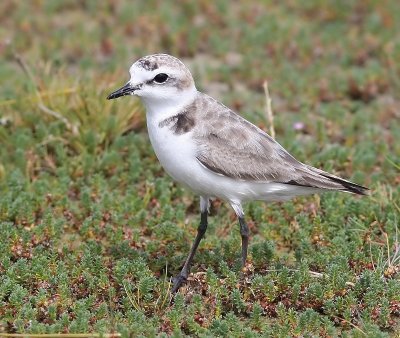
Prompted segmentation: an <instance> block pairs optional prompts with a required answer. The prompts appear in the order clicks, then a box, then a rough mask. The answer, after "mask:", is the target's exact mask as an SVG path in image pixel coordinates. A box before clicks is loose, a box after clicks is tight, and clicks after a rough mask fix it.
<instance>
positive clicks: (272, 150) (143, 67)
mask: <svg viewBox="0 0 400 338" xmlns="http://www.w3.org/2000/svg"><path fill="white" fill-rule="evenodd" d="M129 73H130V80H129V81H128V83H127V84H126V85H124V86H123V87H122V88H120V89H118V90H116V91H115V92H113V93H112V94H110V95H109V96H108V97H107V98H108V99H109V100H110V99H115V98H118V97H121V96H125V95H137V96H139V97H140V98H141V99H142V101H143V103H144V105H145V107H146V118H147V128H148V132H149V136H150V141H151V144H152V145H153V148H154V151H155V153H156V155H157V157H158V159H159V161H160V162H161V165H162V166H163V167H164V169H165V170H166V171H167V172H168V174H169V175H171V176H172V177H173V178H174V179H175V180H176V181H178V182H180V183H182V184H183V185H185V186H187V187H189V188H190V189H191V190H192V191H194V192H195V193H196V194H198V195H200V212H201V221H200V225H199V227H198V231H197V236H196V239H195V241H194V243H193V246H192V248H191V250H190V253H189V256H188V257H187V259H186V261H185V264H184V266H183V269H182V271H181V272H180V273H179V275H178V276H177V277H176V278H175V279H174V286H173V288H172V292H176V291H177V290H178V289H179V287H180V286H181V285H182V283H184V282H185V281H186V279H187V277H188V274H189V269H190V265H191V263H192V260H193V256H194V254H195V252H196V249H197V247H198V245H199V243H200V240H201V239H202V237H203V236H204V233H205V231H206V229H207V214H208V207H209V203H210V198H213V197H219V198H221V199H223V200H225V201H227V202H228V203H229V204H230V205H231V206H232V208H233V210H234V211H235V213H236V215H237V216H238V218H239V224H240V234H241V237H242V263H243V264H245V262H246V258H247V247H248V238H249V228H248V227H247V225H246V223H245V220H244V213H243V209H242V203H243V202H246V201H249V200H261V201H268V202H272V201H285V200H288V199H290V198H292V197H295V196H299V195H308V194H314V193H320V192H324V191H332V190H338V191H344V192H349V193H353V194H359V195H365V194H367V191H368V188H365V187H363V186H360V185H358V184H355V183H352V182H349V181H346V180H344V179H342V178H340V177H337V176H335V175H332V174H329V173H327V172H325V171H322V170H319V169H316V168H314V167H311V166H309V165H306V164H303V163H301V162H299V161H297V160H296V159H295V158H294V157H293V156H292V155H290V154H289V153H288V152H287V151H286V150H285V149H284V148H283V147H282V146H281V145H280V144H279V143H278V142H276V141H275V140H274V139H273V138H271V137H270V136H269V135H268V134H267V133H266V132H264V131H263V130H261V129H260V128H258V127H257V126H255V125H254V124H252V123H250V122H249V121H247V120H245V119H244V118H243V117H241V116H239V115H237V114H236V113H235V112H233V111H232V110H231V109H229V108H228V107H226V106H224V105H223V104H222V103H220V102H218V101H216V100H215V99H213V98H212V97H210V96H208V95H206V94H204V93H201V92H199V91H198V90H197V89H196V86H195V83H194V80H193V77H192V74H191V73H190V71H189V69H188V68H187V67H186V66H185V65H184V64H183V63H182V62H181V61H180V60H179V59H177V58H175V57H173V56H170V55H167V54H154V55H149V56H145V57H143V58H141V59H139V60H138V61H136V62H135V63H134V64H133V65H132V66H131V68H130V70H129Z"/></svg>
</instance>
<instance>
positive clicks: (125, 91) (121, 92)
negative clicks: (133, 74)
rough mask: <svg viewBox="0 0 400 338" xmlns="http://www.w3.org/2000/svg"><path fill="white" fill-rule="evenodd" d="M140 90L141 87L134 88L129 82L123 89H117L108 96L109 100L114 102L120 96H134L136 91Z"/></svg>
mask: <svg viewBox="0 0 400 338" xmlns="http://www.w3.org/2000/svg"><path fill="white" fill-rule="evenodd" d="M138 89H140V85H137V86H134V87H133V86H132V85H131V84H130V83H129V82H128V83H127V84H126V85H125V86H123V87H121V88H120V89H117V90H116V91H115V92H112V93H111V94H110V95H108V96H107V100H112V99H116V98H118V97H120V96H125V95H132V94H133V93H134V92H135V90H138Z"/></svg>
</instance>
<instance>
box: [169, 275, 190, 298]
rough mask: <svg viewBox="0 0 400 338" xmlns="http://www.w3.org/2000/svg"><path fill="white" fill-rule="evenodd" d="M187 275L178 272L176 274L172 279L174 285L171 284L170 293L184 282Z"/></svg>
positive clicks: (174, 291) (175, 290)
mask: <svg viewBox="0 0 400 338" xmlns="http://www.w3.org/2000/svg"><path fill="white" fill-rule="evenodd" d="M186 280H187V277H186V276H184V275H182V274H179V275H178V276H176V277H175V278H174V279H173V280H172V281H173V282H174V285H173V286H172V289H171V293H176V292H177V291H178V290H179V289H180V287H181V286H182V285H183V284H185V283H186Z"/></svg>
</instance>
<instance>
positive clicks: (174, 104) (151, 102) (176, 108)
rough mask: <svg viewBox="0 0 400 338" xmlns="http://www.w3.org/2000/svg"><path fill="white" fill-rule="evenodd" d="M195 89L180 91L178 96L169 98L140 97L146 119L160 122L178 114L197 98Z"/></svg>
mask: <svg viewBox="0 0 400 338" xmlns="http://www.w3.org/2000/svg"><path fill="white" fill-rule="evenodd" d="M197 94H198V91H197V89H196V87H194V86H193V87H192V88H190V89H186V90H183V91H181V92H180V93H179V94H177V95H174V96H169V97H160V98H154V97H141V99H142V102H143V104H144V106H145V107H146V113H147V118H148V119H149V118H150V119H153V120H157V121H161V120H163V119H166V118H168V117H170V116H173V115H176V114H178V113H179V112H180V111H181V110H182V109H183V108H184V107H186V106H188V105H189V104H191V103H192V102H193V101H194V100H195V98H196V97H197Z"/></svg>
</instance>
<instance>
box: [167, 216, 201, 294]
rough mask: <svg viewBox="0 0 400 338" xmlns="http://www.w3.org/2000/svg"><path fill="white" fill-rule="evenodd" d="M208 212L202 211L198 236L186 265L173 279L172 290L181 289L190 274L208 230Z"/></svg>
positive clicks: (173, 291)
mask: <svg viewBox="0 0 400 338" xmlns="http://www.w3.org/2000/svg"><path fill="white" fill-rule="evenodd" d="M207 214H208V211H207V210H206V211H204V212H202V213H201V220H200V225H199V227H198V228H197V236H196V239H195V240H194V242H193V245H192V248H191V249H190V252H189V256H188V257H187V258H186V261H185V265H184V266H183V268H182V271H181V272H180V273H179V275H178V276H176V277H175V278H174V280H173V282H174V286H173V287H172V290H171V292H172V293H175V292H177V291H178V290H179V288H180V287H181V286H182V284H183V283H184V282H186V279H187V277H188V276H189V271H190V266H191V265H192V261H193V257H194V255H195V253H196V250H197V247H198V246H199V244H200V241H201V239H202V238H203V236H204V234H205V233H206V230H207V224H208V223H207Z"/></svg>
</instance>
